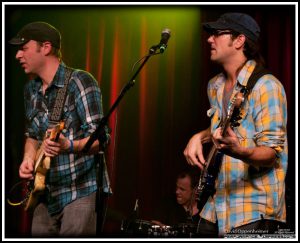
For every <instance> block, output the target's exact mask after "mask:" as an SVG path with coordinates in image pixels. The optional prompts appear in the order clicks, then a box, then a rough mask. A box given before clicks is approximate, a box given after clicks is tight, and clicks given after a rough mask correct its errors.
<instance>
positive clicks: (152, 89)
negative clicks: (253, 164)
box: [2, 4, 297, 238]
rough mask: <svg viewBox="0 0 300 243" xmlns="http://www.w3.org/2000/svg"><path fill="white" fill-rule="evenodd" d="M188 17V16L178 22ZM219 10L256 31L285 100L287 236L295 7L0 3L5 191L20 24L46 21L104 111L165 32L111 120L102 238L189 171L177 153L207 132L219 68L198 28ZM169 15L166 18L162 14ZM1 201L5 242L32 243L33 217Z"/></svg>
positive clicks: (292, 173)
mask: <svg viewBox="0 0 300 243" xmlns="http://www.w3.org/2000/svg"><path fill="white" fill-rule="evenodd" d="M185 11H186V16H185V15H184V14H185ZM225 12H244V13H248V14H250V15H251V16H252V17H254V18H255V19H256V21H257V22H258V24H259V25H260V27H261V51H262V54H263V56H264V57H265V59H266V63H267V66H268V68H269V69H270V70H271V71H272V72H273V74H274V75H275V76H276V77H278V79H279V80H280V81H281V82H282V83H283V85H284V87H285V90H286V93H287V100H288V131H287V132H288V143H289V164H288V175H287V178H286V192H287V220H288V224H289V225H290V227H291V231H294V228H295V185H296V181H295V178H296V166H295V165H296V163H297V161H295V158H296V157H295V131H296V129H295V114H296V110H295V109H296V108H295V102H296V100H295V94H296V88H295V83H296V82H297V80H295V45H296V43H295V6H293V5H283V4H281V5H255V4H253V5H238V4H237V5H222V6H220V5H194V6H99V5H95V6H86V5H81V6H63V5H6V6H5V18H4V20H5V25H4V26H5V30H4V34H5V36H4V37H5V38H4V41H5V43H4V47H5V49H4V54H5V63H4V70H3V71H4V72H5V75H4V80H2V82H3V83H4V87H5V89H4V96H5V99H4V102H5V106H4V108H5V111H4V115H5V119H4V122H5V126H4V133H5V144H4V149H5V150H4V153H5V156H4V159H5V161H2V164H3V166H4V184H5V187H4V191H5V195H6V194H7V192H8V191H9V189H10V188H11V187H12V185H14V183H16V182H17V181H18V180H19V179H18V167H19V164H20V163H21V161H22V156H23V154H22V153H23V143H24V137H23V130H24V116H23V112H24V108H23V87H24V83H25V82H26V80H27V77H26V76H25V74H24V73H23V70H22V69H21V67H20V66H19V65H18V63H17V61H16V60H15V59H14V56H15V53H16V49H14V48H13V47H11V46H9V45H8V43H7V41H8V40H9V39H10V38H11V37H13V36H14V35H15V34H16V33H17V31H18V30H19V29H20V28H21V27H22V26H23V25H25V24H27V23H29V22H32V21H46V22H49V23H51V24H52V25H54V26H55V27H57V28H58V29H59V30H60V32H61V33H62V36H63V41H62V52H63V60H64V62H65V63H66V64H67V65H69V66H72V67H75V68H80V69H85V70H88V71H89V72H91V73H92V74H93V75H94V76H95V78H96V79H97V80H98V82H99V85H100V88H101V91H102V93H103V107H104V112H107V111H108V110H109V108H110V106H111V105H112V103H113V102H114V101H115V99H116V97H117V95H118V93H119V92H120V90H121V88H122V87H123V86H124V84H125V83H126V82H127V81H128V80H129V78H130V77H131V75H132V72H131V68H132V65H133V63H134V62H135V61H137V60H138V59H139V58H141V57H142V56H143V55H145V54H147V52H148V49H149V48H150V47H151V46H152V45H153V44H156V43H157V42H158V41H159V38H160V31H161V30H162V29H163V28H165V27H166V26H167V27H169V28H170V29H171V31H172V34H171V38H170V40H169V43H168V48H167V50H166V51H165V53H164V54H163V55H160V56H155V57H152V58H151V60H150V61H148V63H147V64H146V66H145V67H144V69H143V70H142V72H141V73H140V75H139V76H138V77H137V78H136V85H135V86H134V87H133V88H132V89H131V90H130V91H129V93H128V94H126V96H125V97H124V99H123V100H122V102H121V104H120V106H119V108H118V111H117V112H115V113H113V115H112V117H111V119H110V122H109V125H110V127H111V129H112V143H111V144H110V146H109V147H108V148H107V151H106V159H107V163H108V169H109V175H110V179H111V184H112V189H113V195H112V196H111V197H110V198H109V200H108V212H107V218H106V222H105V227H104V230H105V232H106V233H108V234H111V235H114V233H116V232H118V231H119V229H120V224H121V220H122V219H125V218H126V217H128V216H129V215H130V214H131V212H132V210H133V208H134V204H135V200H136V199H139V215H138V216H139V218H141V219H145V220H149V219H151V217H152V215H153V212H154V210H155V207H156V205H157V204H158V203H159V202H160V200H161V199H162V198H163V197H164V196H166V195H168V194H170V193H172V192H173V191H174V187H175V177H176V174H178V172H179V171H180V170H182V169H183V168H186V167H187V164H186V162H185V159H184V156H183V150H184V148H185V146H186V144H187V142H188V140H189V139H190V137H191V136H192V135H193V134H195V133H196V132H198V131H200V130H202V129H204V128H206V127H207V126H208V125H209V120H208V118H207V117H206V111H207V110H208V109H209V106H208V100H207V95H206V85H207V82H208V80H209V78H211V77H212V76H213V75H215V74H216V73H217V72H218V71H219V70H218V67H216V66H215V65H213V64H211V62H210V60H209V45H208V44H207V42H206V38H207V36H206V35H205V33H203V32H202V28H201V23H203V22H206V21H214V20H216V19H217V18H218V17H219V16H220V15H221V14H222V13H225ZM168 14H169V15H168ZM4 200H5V198H3V205H4V209H5V211H4V217H5V225H4V228H5V237H9V238H11V237H13V238H18V237H28V236H30V233H29V228H30V218H31V215H30V214H27V213H25V212H24V211H23V209H22V208H19V207H11V206H9V205H8V204H7V203H6V202H5V201H4Z"/></svg>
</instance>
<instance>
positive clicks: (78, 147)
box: [73, 137, 100, 154]
mask: <svg viewBox="0 0 300 243" xmlns="http://www.w3.org/2000/svg"><path fill="white" fill-rule="evenodd" d="M89 138H90V137H86V138H83V139H80V140H74V141H73V151H74V153H81V152H82V150H83V148H84V146H85V145H86V143H87V141H88V140H89ZM99 149H100V146H99V141H98V140H96V141H95V142H94V143H93V144H92V146H91V147H90V149H89V151H88V153H87V154H96V153H98V152H99Z"/></svg>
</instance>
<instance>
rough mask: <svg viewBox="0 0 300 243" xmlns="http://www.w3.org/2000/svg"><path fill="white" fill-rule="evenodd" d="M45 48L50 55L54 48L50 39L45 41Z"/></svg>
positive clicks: (46, 53)
mask: <svg viewBox="0 0 300 243" xmlns="http://www.w3.org/2000/svg"><path fill="white" fill-rule="evenodd" d="M43 49H44V53H45V55H46V56H48V55H49V54H50V53H51V50H52V44H51V42H49V41H45V42H43Z"/></svg>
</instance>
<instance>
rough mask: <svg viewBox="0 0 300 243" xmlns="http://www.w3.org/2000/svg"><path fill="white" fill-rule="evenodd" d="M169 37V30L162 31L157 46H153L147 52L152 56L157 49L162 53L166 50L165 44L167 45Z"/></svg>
mask: <svg viewBox="0 0 300 243" xmlns="http://www.w3.org/2000/svg"><path fill="white" fill-rule="evenodd" d="M170 36H171V30H169V29H167V28H166V29H164V30H163V31H162V32H161V40H160V42H159V44H158V45H155V46H152V47H151V48H150V50H149V52H150V53H151V54H154V53H155V52H156V50H157V49H158V48H159V51H160V53H163V52H164V51H165V50H166V48H167V43H168V40H169V38H170Z"/></svg>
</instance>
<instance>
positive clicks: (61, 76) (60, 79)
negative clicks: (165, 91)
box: [34, 62, 66, 90]
mask: <svg viewBox="0 0 300 243" xmlns="http://www.w3.org/2000/svg"><path fill="white" fill-rule="evenodd" d="M65 68H66V65H65V64H64V63H63V62H61V63H60V64H59V66H58V69H57V71H56V73H55V75H54V78H53V80H52V82H51V84H50V87H51V86H53V85H54V86H56V87H59V88H62V87H64V82H65ZM34 81H35V82H36V86H37V89H38V90H41V88H42V80H41V78H40V77H37V78H35V79H34Z"/></svg>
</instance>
